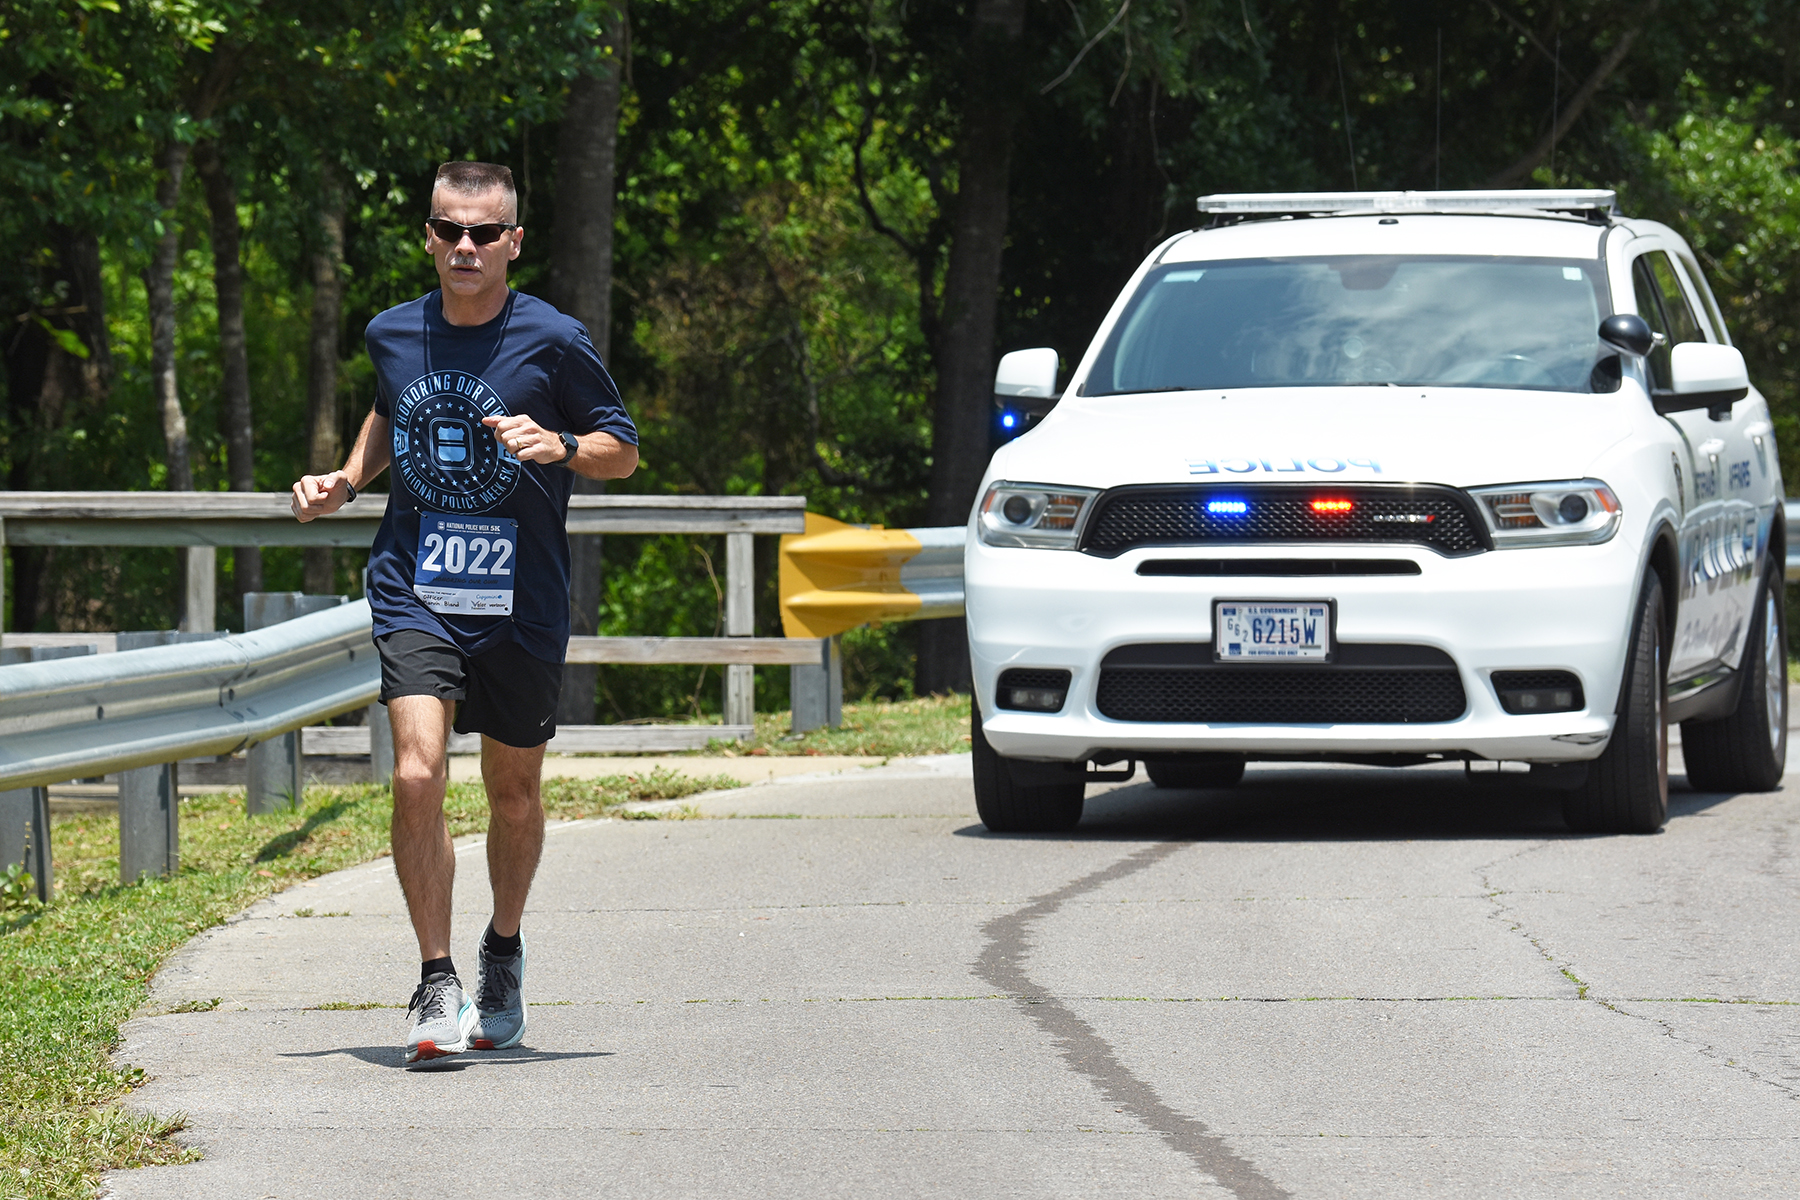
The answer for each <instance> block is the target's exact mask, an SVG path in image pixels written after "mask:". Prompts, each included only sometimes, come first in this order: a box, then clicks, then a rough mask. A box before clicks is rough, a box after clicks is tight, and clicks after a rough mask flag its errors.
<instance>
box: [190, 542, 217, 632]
mask: <svg viewBox="0 0 1800 1200" xmlns="http://www.w3.org/2000/svg"><path fill="white" fill-rule="evenodd" d="M182 557H183V558H185V559H186V560H187V562H186V567H187V598H186V600H185V602H184V603H185V605H186V607H185V608H184V609H183V610H182V613H181V628H182V629H184V630H185V631H187V632H188V633H203V632H206V631H208V630H211V629H212V628H214V624H215V623H214V620H213V613H214V610H215V606H216V605H217V604H218V582H219V551H218V549H217V547H214V546H189V547H188V548H187V552H186V553H185V554H184V555H182Z"/></svg>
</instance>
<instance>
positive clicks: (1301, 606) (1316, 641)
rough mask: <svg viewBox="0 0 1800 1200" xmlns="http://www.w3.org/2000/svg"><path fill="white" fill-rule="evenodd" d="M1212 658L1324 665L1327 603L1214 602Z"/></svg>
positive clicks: (1328, 650)
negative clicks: (1322, 663)
mask: <svg viewBox="0 0 1800 1200" xmlns="http://www.w3.org/2000/svg"><path fill="white" fill-rule="evenodd" d="M1213 659H1214V660H1215V661H1217V662H1330V661H1331V604H1330V602H1329V601H1325V600H1287V601H1273V602H1271V601H1262V600H1215V601H1213Z"/></svg>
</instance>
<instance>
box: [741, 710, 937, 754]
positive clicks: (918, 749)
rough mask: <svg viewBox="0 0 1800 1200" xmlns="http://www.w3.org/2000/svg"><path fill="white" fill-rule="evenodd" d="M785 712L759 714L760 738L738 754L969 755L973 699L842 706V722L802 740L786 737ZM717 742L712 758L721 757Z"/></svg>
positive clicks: (757, 736)
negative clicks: (717, 755)
mask: <svg viewBox="0 0 1800 1200" xmlns="http://www.w3.org/2000/svg"><path fill="white" fill-rule="evenodd" d="M790 724H791V718H790V717H789V716H788V714H787V713H785V712H776V713H757V714H756V736H755V737H754V738H752V739H751V741H750V743H749V745H748V746H744V747H739V746H733V747H730V750H731V752H732V753H734V754H751V755H762V754H771V755H774V754H781V755H789V754H866V755H874V756H877V757H880V758H896V757H901V756H907V755H914V754H967V753H968V751H969V698H968V697H967V696H958V695H951V696H924V697H921V698H920V699H917V700H895V701H886V700H876V701H870V702H868V703H866V704H846V705H844V723H843V724H842V725H841V726H839V727H838V728H836V729H815V730H813V731H812V732H810V733H805V734H801V735H799V736H798V737H794V736H791V735H790V734H789V733H788V727H789V725H790ZM721 752H722V750H721V747H720V745H719V744H717V743H715V746H714V749H713V750H711V751H709V753H721Z"/></svg>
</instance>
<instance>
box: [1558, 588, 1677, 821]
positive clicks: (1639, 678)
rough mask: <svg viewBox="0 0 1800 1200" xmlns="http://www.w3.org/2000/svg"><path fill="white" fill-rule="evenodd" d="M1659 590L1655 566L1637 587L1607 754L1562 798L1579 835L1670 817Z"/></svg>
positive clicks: (1664, 681)
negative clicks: (1638, 588) (1628, 642)
mask: <svg viewBox="0 0 1800 1200" xmlns="http://www.w3.org/2000/svg"><path fill="white" fill-rule="evenodd" d="M1666 658H1667V656H1666V655H1665V654H1664V651H1663V588H1662V580H1661V578H1659V577H1658V576H1657V574H1656V572H1654V571H1650V572H1647V573H1646V574H1645V576H1644V586H1643V589H1642V590H1641V591H1640V592H1639V593H1638V606H1637V613H1636V620H1635V621H1634V623H1633V626H1632V631H1631V650H1630V653H1628V654H1627V655H1626V656H1625V683H1624V686H1623V687H1622V688H1620V694H1619V715H1618V720H1617V721H1615V722H1614V724H1613V734H1612V740H1611V741H1609V742H1607V744H1606V752H1605V753H1603V754H1602V755H1601V756H1600V757H1599V758H1597V759H1595V760H1594V761H1593V763H1592V764H1590V765H1589V767H1588V773H1587V779H1586V781H1585V782H1584V783H1583V784H1582V785H1581V786H1580V787H1579V788H1577V789H1575V790H1574V791H1572V792H1570V793H1569V794H1568V796H1567V798H1565V799H1564V801H1563V820H1565V821H1567V822H1568V823H1569V828H1571V829H1575V830H1578V831H1580V832H1583V833H1655V832H1656V831H1657V830H1659V829H1661V828H1662V827H1663V825H1664V824H1665V823H1667V821H1668V819H1669V725H1668V721H1667V720H1666V719H1665V715H1664V709H1663V703H1664V700H1665V694H1666V692H1667V686H1666V682H1667V681H1666V678H1665V675H1664V671H1665V669H1666V668H1665V665H1664V664H1665V660H1666Z"/></svg>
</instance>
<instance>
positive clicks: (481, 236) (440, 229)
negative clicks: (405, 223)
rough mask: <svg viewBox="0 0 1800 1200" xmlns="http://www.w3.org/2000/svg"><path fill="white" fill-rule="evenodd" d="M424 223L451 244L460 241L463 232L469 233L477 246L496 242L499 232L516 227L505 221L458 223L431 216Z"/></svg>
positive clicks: (470, 238) (498, 238)
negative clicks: (483, 223) (477, 223)
mask: <svg viewBox="0 0 1800 1200" xmlns="http://www.w3.org/2000/svg"><path fill="white" fill-rule="evenodd" d="M425 224H426V225H427V226H428V227H430V229H431V232H433V233H435V234H437V235H438V237H439V238H441V239H443V240H444V241H446V242H450V243H452V244H454V243H456V242H460V241H462V237H463V234H465V233H466V234H468V235H469V240H470V241H471V242H474V243H475V244H476V245H477V246H485V245H487V244H488V243H489V242H497V241H499V240H500V235H501V234H503V233H505V232H507V231H508V230H510V229H517V228H518V226H517V225H512V224H509V223H507V222H505V221H490V222H489V223H488V224H486V225H458V224H457V223H456V222H455V221H446V220H444V218H442V217H432V218H431V219H430V220H428V221H426V222H425Z"/></svg>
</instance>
